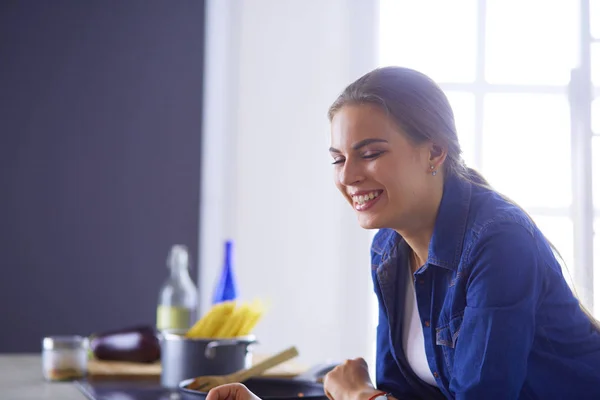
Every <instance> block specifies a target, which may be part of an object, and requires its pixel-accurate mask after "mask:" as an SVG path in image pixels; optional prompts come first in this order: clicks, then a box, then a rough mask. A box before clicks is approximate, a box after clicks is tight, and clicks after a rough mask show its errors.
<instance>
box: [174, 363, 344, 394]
mask: <svg viewBox="0 0 600 400" xmlns="http://www.w3.org/2000/svg"><path fill="white" fill-rule="evenodd" d="M336 365H337V364H333V365H327V366H323V365H321V366H316V367H314V368H311V369H310V370H309V371H307V372H306V373H304V374H302V375H299V376H297V377H295V378H289V379H286V378H263V377H256V378H250V379H248V380H247V381H245V382H243V383H244V385H246V386H247V387H248V389H250V391H251V392H252V393H254V394H255V395H257V396H258V397H260V398H261V399H265V400H296V399H298V400H305V399H307V400H308V399H310V400H327V396H325V391H324V390H323V384H322V383H320V382H318V381H317V380H318V379H319V378H322V377H323V376H324V375H325V374H326V373H327V372H329V371H331V370H332V369H333V368H334V367H335V366H336ZM192 381H193V379H186V380H185V381H183V382H181V383H180V384H179V393H180V394H181V399H182V400H199V399H205V398H206V395H207V393H206V392H199V391H197V390H191V389H187V388H186V386H187V385H188V384H189V383H191V382H192Z"/></svg>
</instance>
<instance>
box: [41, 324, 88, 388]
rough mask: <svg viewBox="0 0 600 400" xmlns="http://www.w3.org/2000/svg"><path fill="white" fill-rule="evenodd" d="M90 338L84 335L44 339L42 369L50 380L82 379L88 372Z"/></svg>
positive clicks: (45, 376)
mask: <svg viewBox="0 0 600 400" xmlns="http://www.w3.org/2000/svg"><path fill="white" fill-rule="evenodd" d="M88 347H89V343H88V339H87V338H85V337H82V336H76V335H73V336H50V337H46V338H44V340H43V341H42V349H43V350H42V369H43V373H44V378H45V379H46V380H49V381H68V380H75V379H80V378H83V377H85V376H86V374H87V361H88Z"/></svg>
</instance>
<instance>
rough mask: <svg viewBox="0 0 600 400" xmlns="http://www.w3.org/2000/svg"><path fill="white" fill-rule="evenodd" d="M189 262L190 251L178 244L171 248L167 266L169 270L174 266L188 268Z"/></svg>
mask: <svg viewBox="0 0 600 400" xmlns="http://www.w3.org/2000/svg"><path fill="white" fill-rule="evenodd" d="M188 261H189V255H188V249H187V247H186V246H184V245H182V244H176V245H174V246H173V247H171V251H170V253H169V258H168V259H167V265H168V266H169V268H171V267H174V266H182V267H187V265H188Z"/></svg>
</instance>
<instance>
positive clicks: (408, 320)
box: [402, 268, 437, 387]
mask: <svg viewBox="0 0 600 400" xmlns="http://www.w3.org/2000/svg"><path fill="white" fill-rule="evenodd" d="M421 324H422V322H421V318H420V317H419V310H418V308H417V297H416V293H415V284H414V281H413V275H412V273H411V271H410V268H408V278H407V284H406V296H405V300H404V320H403V324H402V348H403V349H404V354H405V355H406V360H407V361H408V365H410V367H411V368H412V370H413V372H414V373H415V374H416V375H417V376H418V377H419V378H421V380H423V381H425V382H427V383H428V384H430V385H432V386H436V387H437V383H436V382H435V378H434V377H433V374H432V372H431V369H429V364H428V363H427V356H426V354H425V339H424V337H423V326H422V325H421Z"/></svg>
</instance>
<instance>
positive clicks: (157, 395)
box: [75, 381, 186, 400]
mask: <svg viewBox="0 0 600 400" xmlns="http://www.w3.org/2000/svg"><path fill="white" fill-rule="evenodd" d="M75 385H76V386H77V388H78V389H79V390H80V391H81V392H82V393H83V394H84V395H85V396H86V397H87V398H88V399H89V400H186V399H185V397H183V396H182V393H180V392H178V391H177V390H169V389H165V388H163V387H161V386H160V384H159V383H157V382H138V381H136V382H120V381H116V382H112V381H101V382H88V381H79V382H76V383H75Z"/></svg>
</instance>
